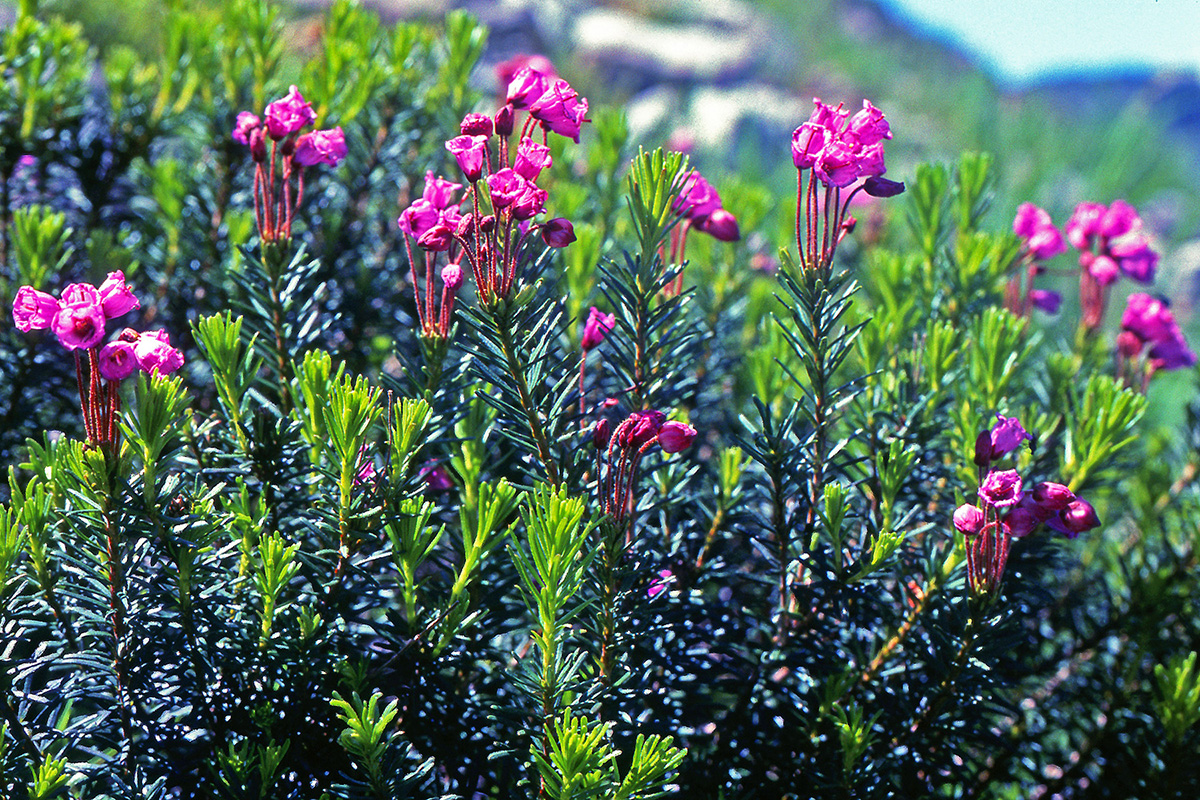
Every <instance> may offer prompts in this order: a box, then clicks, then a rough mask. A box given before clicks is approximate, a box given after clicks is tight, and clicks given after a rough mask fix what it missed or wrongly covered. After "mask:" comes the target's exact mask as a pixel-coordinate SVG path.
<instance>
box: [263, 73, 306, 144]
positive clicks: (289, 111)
mask: <svg viewBox="0 0 1200 800" xmlns="http://www.w3.org/2000/svg"><path fill="white" fill-rule="evenodd" d="M264 116H265V117H266V118H267V134H268V135H269V136H270V137H271V138H272V139H274V140H275V141H279V140H280V139H283V138H284V137H286V136H288V135H289V134H293V133H297V132H298V131H300V130H301V129H302V128H304V127H306V126H308V125H311V124H313V123H314V122H316V121H317V114H316V112H314V111H313V109H312V105H311V104H309V103H308V102H306V101H305V100H304V97H303V96H302V95H301V94H300V90H299V89H297V88H296V87H295V86H294V85H293V86H292V87H291V88H289V89H288V93H287V94H286V95H285V96H284V97H281V98H280V99H278V100H276V101H275V102H273V103H269V104H268V105H267V110H266V113H265V114H264Z"/></svg>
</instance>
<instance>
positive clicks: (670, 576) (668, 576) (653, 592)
mask: <svg viewBox="0 0 1200 800" xmlns="http://www.w3.org/2000/svg"><path fill="white" fill-rule="evenodd" d="M674 582H675V573H674V572H671V570H669V569H660V570H659V571H658V577H656V578H655V579H654V580H652V581H650V586H649V587H647V589H646V596H647V597H651V598H653V597H657V596H658V595H660V594H662V593H663V592H665V591H666V590H667V587H668V586H670V585H671V584H672V583H674Z"/></svg>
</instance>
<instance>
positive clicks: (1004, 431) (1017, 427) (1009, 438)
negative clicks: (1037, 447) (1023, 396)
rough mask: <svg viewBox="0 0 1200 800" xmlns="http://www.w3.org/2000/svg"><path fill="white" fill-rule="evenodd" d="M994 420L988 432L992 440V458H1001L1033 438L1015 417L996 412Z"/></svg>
mask: <svg viewBox="0 0 1200 800" xmlns="http://www.w3.org/2000/svg"><path fill="white" fill-rule="evenodd" d="M996 420H997V421H996V424H995V425H993V426H992V430H991V433H990V434H989V437H990V438H991V441H992V460H995V459H997V458H1003V457H1004V456H1006V455H1008V454H1009V453H1011V452H1012V451H1013V450H1016V449H1017V448H1018V447H1020V446H1021V443H1022V442H1024V441H1026V440H1030V441H1032V440H1033V436H1032V435H1030V433H1029V432H1028V431H1027V430H1025V427H1024V426H1023V425H1021V421H1020V420H1019V419H1017V418H1016V417H1002V416H1000V415H999V414H997V415H996Z"/></svg>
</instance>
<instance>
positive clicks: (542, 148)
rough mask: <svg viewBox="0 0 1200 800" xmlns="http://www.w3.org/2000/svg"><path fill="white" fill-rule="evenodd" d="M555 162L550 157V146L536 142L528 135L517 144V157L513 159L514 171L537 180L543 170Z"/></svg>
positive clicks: (531, 179) (529, 178)
mask: <svg viewBox="0 0 1200 800" xmlns="http://www.w3.org/2000/svg"><path fill="white" fill-rule="evenodd" d="M552 162H553V159H551V158H550V148H549V147H546V145H544V144H541V143H539V142H535V141H533V140H532V139H530V138H529V137H528V136H527V137H525V138H523V139H522V140H521V142H520V144H518V145H517V157H516V159H515V160H514V161H513V165H512V168H513V172H515V173H517V174H518V175H520V176H521V177H522V178H525V179H526V180H530V181H536V180H537V179H538V175H540V174H541V173H542V170H543V169H545V168H546V167H549V166H550V164H551V163H552Z"/></svg>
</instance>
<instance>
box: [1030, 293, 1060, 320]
mask: <svg viewBox="0 0 1200 800" xmlns="http://www.w3.org/2000/svg"><path fill="white" fill-rule="evenodd" d="M1029 302H1031V303H1033V306H1034V308H1038V309H1040V310H1042V311H1045V312H1046V313H1047V314H1057V313H1058V309H1059V307H1060V306H1062V295H1061V294H1059V293H1058V292H1055V291H1051V290H1049V289H1030V290H1029Z"/></svg>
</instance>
